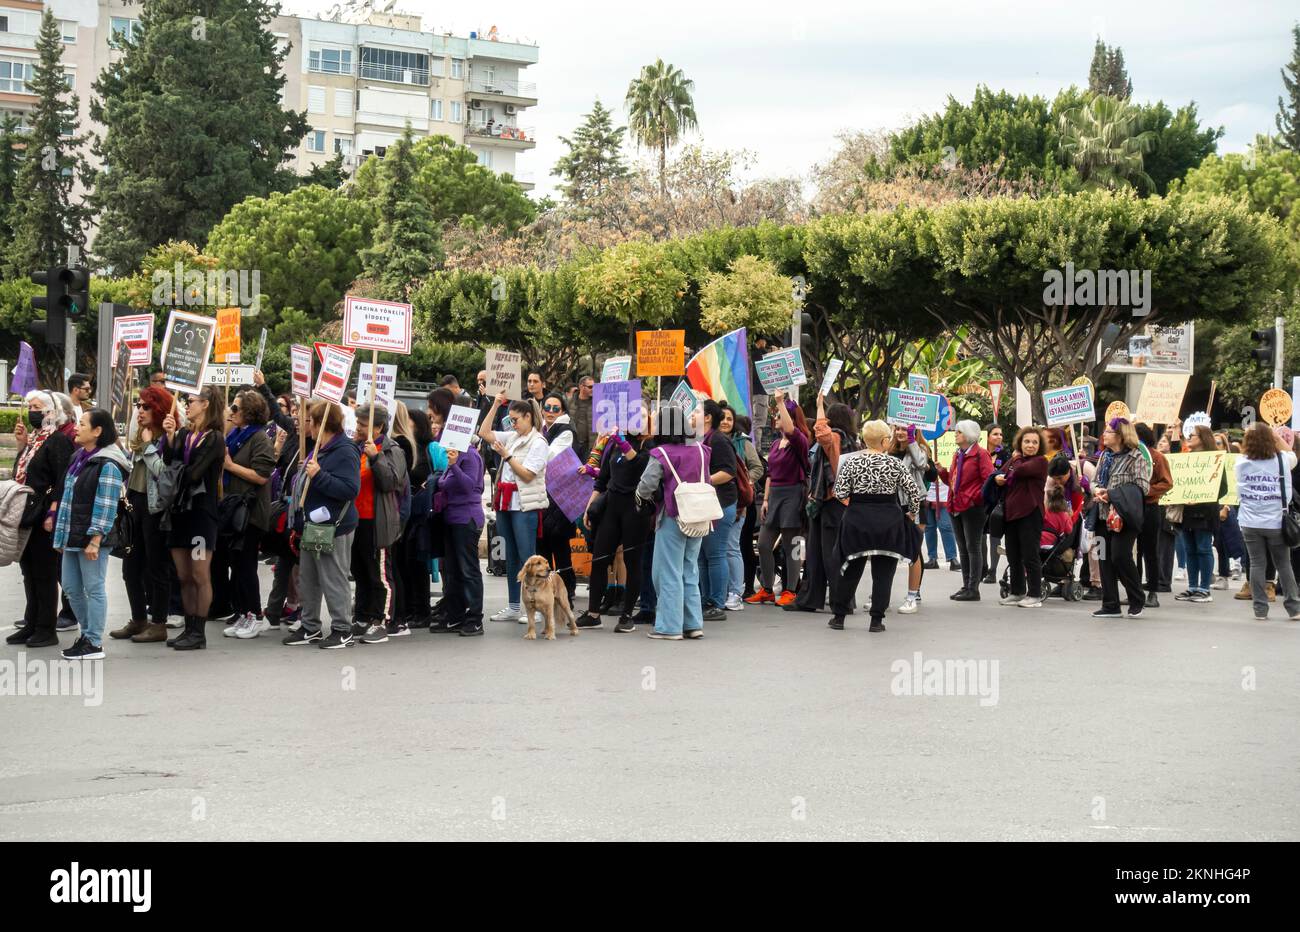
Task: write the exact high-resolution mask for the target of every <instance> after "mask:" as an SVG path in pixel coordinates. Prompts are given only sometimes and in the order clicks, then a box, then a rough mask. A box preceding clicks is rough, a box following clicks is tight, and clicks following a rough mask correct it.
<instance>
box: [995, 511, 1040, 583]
mask: <svg viewBox="0 0 1300 932" xmlns="http://www.w3.org/2000/svg"><path fill="white" fill-rule="evenodd" d="M1042 535H1043V513H1042V511H1040V510H1039V509H1037V508H1035V509H1034V510H1033V511H1031V512H1030V513H1029V514H1027V515H1025V516H1024V517H1022V518H1016V519H1015V520H1014V521H1007V522H1006V523H1005V525H1004V526H1003V531H1002V539H1003V541H1004V542H1005V543H1006V547H1007V569H1008V570H1010V572H1011V594H1012V595H1020V596H1023V595H1024V594H1025V584H1026V583H1028V586H1029V594H1030V595H1031V596H1033V597H1034V598H1035V599H1038V598H1042V595H1043V558H1042V555H1041V554H1040V553H1039V552H1038V544H1039V542H1040V541H1041V539H1042Z"/></svg>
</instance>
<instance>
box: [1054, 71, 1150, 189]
mask: <svg viewBox="0 0 1300 932" xmlns="http://www.w3.org/2000/svg"><path fill="white" fill-rule="evenodd" d="M1060 133H1061V152H1062V153H1064V154H1065V155H1066V156H1067V157H1068V158H1069V159H1070V162H1071V163H1072V164H1073V165H1074V167H1075V168H1076V169H1078V172H1079V177H1080V178H1081V179H1082V180H1083V182H1084V185H1085V187H1089V188H1110V189H1116V188H1128V187H1140V188H1142V189H1143V190H1146V191H1153V190H1155V182H1153V181H1152V180H1151V176H1150V175H1148V174H1147V173H1146V172H1145V171H1144V170H1143V165H1142V156H1143V155H1145V154H1146V153H1148V152H1150V151H1151V150H1152V149H1153V148H1154V147H1155V144H1156V134H1155V133H1154V132H1152V131H1151V130H1143V129H1142V112H1141V111H1140V110H1139V109H1138V108H1137V107H1135V106H1134V105H1133V104H1131V103H1129V102H1128V101H1127V100H1119V99H1117V98H1115V97H1109V96H1107V95H1105V94H1098V95H1097V96H1096V97H1094V98H1093V99H1092V100H1091V101H1089V102H1088V103H1087V104H1086V105H1085V106H1082V107H1075V108H1074V109H1072V110H1067V111H1066V112H1065V113H1063V114H1061V122H1060Z"/></svg>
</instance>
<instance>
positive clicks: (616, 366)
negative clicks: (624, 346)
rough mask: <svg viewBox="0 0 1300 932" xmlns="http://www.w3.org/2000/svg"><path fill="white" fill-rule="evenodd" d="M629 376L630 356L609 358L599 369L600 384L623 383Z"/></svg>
mask: <svg viewBox="0 0 1300 932" xmlns="http://www.w3.org/2000/svg"><path fill="white" fill-rule="evenodd" d="M631 374H632V357H631V356H611V357H609V358H608V359H606V360H605V362H604V363H603V364H602V365H601V367H600V380H601V381H602V382H623V381H626V379H627V377H628V376H629V375H631Z"/></svg>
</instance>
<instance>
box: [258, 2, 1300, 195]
mask: <svg viewBox="0 0 1300 932" xmlns="http://www.w3.org/2000/svg"><path fill="white" fill-rule="evenodd" d="M282 2H283V3H284V9H285V11H286V12H290V13H296V14H300V15H318V14H319V13H321V12H322V11H324V10H326V9H328V8H329V7H330V6H332V3H327V2H322V0H282ZM781 6H783V7H785V8H786V9H785V10H775V9H770V8H764V7H763V6H762V5H759V4H756V3H753V2H748V3H730V2H727V3H723V2H717V0H693V2H686V0H656V2H650V3H637V4H623V3H620V4H611V3H585V2H576V0H540V2H539V0H527V2H525V0H481V2H472V3H459V4H436V3H433V2H431V0H398V2H397V5H396V10H397V11H400V12H408V13H419V14H420V15H421V16H422V17H423V23H424V28H425V29H426V30H436V31H438V32H443V31H447V30H451V31H452V32H454V33H455V34H456V35H461V36H463V35H466V34H467V33H468V32H469V31H470V30H471V29H477V30H481V31H486V30H487V29H488V28H490V27H491V26H493V25H496V26H497V28H498V31H499V33H500V36H501V38H502V39H509V38H515V37H520V38H526V39H528V40H531V41H536V42H537V43H538V45H539V57H540V62H539V63H538V64H537V65H534V66H531V67H530V68H529V69H528V70H527V72H526V74H527V75H528V79H529V80H534V81H536V82H537V86H538V91H537V93H538V99H539V104H538V106H537V107H536V108H534V109H533V110H531V111H529V112H528V114H527V115H526V116H525V117H524V120H525V124H526V125H534V126H536V128H537V133H538V144H537V148H536V149H534V150H532V151H531V152H528V153H523V154H521V155H520V156H519V162H518V164H519V169H520V171H531V172H532V173H533V174H534V180H535V181H536V182H537V194H545V193H549V192H551V191H552V190H553V185H554V181H555V179H554V178H552V177H550V169H551V166H552V165H554V164H555V160H556V158H557V157H558V156H559V155H561V154H562V153H563V149H564V146H563V143H561V142H560V141H559V139H558V138H557V137H558V136H559V135H560V134H564V135H568V134H569V133H570V132H571V131H572V130H573V128H574V127H575V126H576V125H577V124H578V123H579V122H580V120H581V118H582V115H583V114H584V113H585V112H586V111H587V110H588V109H589V108H590V106H591V102H592V100H593V99H595V98H596V97H597V96H599V97H600V99H601V100H602V101H603V102H604V103H605V105H606V106H608V107H611V108H612V109H615V110H616V112H617V113H618V114H619V115H620V116H622V115H623V110H622V101H623V95H624V94H625V93H626V91H627V85H628V81H629V80H631V79H632V78H633V77H635V76H636V74H637V72H638V71H639V70H640V67H641V66H642V65H643V64H646V63H649V62H653V61H654V60H655V59H656V58H660V57H661V58H663V59H664V60H665V61H667V62H670V63H672V64H674V65H676V66H677V67H678V68H680V69H682V70H683V71H684V72H685V73H686V75H687V77H689V78H692V79H693V80H694V81H695V108H696V112H697V113H698V114H699V119H700V127H701V133H700V135H699V136H698V137H692V141H697V142H702V143H703V144H704V145H706V146H708V147H711V148H729V149H740V148H744V149H749V150H752V151H754V152H755V153H756V154H757V156H758V171H759V173H761V174H764V175H787V174H792V175H799V176H805V175H806V174H807V172H808V170H809V168H810V167H811V166H812V165H813V164H814V163H816V162H818V161H822V160H824V159H825V158H826V157H827V155H828V154H829V153H830V152H831V151H832V150H833V147H834V137H835V134H836V133H837V132H838V131H840V130H845V129H868V130H869V129H876V128H897V127H899V126H902V125H906V124H907V123H908V122H909V121H910V120H911V119H912V118H914V117H916V116H919V115H921V114H925V113H930V112H933V111H935V110H938V109H941V108H942V106H943V104H944V101H945V100H946V99H947V96H948V95H949V94H952V95H954V96H956V97H957V98H958V99H960V100H963V101H969V100H970V99H971V96H972V95H973V92H974V89H975V87H976V86H977V85H978V84H981V83H984V84H988V85H989V86H990V87H992V88H994V89H1002V88H1005V89H1007V90H1009V91H1013V92H1017V93H1020V92H1023V93H1029V94H1034V93H1037V94H1042V95H1044V96H1049V97H1050V96H1051V95H1053V94H1055V92H1056V91H1057V90H1058V89H1060V88H1062V87H1065V86H1068V85H1069V84H1071V83H1075V84H1080V85H1086V84H1087V80H1088V64H1089V61H1090V60H1091V57H1092V47H1093V41H1094V38H1095V37H1096V36H1097V35H1100V36H1101V37H1102V38H1103V39H1104V40H1105V41H1106V42H1108V43H1111V44H1118V45H1119V46H1120V47H1121V48H1122V49H1123V51H1124V58H1125V62H1126V64H1127V66H1128V71H1129V77H1130V79H1131V80H1132V82H1133V86H1134V97H1135V98H1136V99H1138V100H1140V101H1144V102H1147V101H1154V100H1157V99H1163V100H1164V101H1165V102H1166V103H1167V104H1169V105H1170V106H1171V107H1174V108H1176V107H1177V106H1178V105H1181V104H1184V103H1186V102H1188V101H1192V100H1195V101H1196V102H1197V104H1198V105H1199V109H1200V116H1201V122H1202V124H1209V125H1214V126H1223V127H1224V129H1225V130H1226V134H1225V136H1224V138H1223V139H1222V140H1221V141H1220V143H1219V151H1220V152H1233V151H1242V150H1244V149H1245V147H1246V146H1247V145H1248V144H1249V143H1250V141H1251V140H1252V139H1253V138H1254V135H1255V133H1257V132H1268V131H1272V130H1273V128H1274V127H1273V117H1274V114H1275V113H1276V112H1277V98H1278V95H1279V94H1280V93H1281V92H1282V80H1281V77H1280V74H1279V69H1281V68H1282V66H1283V65H1284V64H1285V63H1287V62H1288V61H1289V59H1290V55H1291V48H1292V37H1291V26H1292V25H1293V23H1294V22H1295V21H1296V20H1297V19H1300V4H1297V3H1296V2H1295V0H1290V2H1251V0H1243V2H1237V3H1233V4H1228V3H1224V2H1222V0H1220V2H1179V3H1174V2H1133V0H1128V2H1123V3H1120V2H1107V0H1103V2H1093V3H1091V4H1088V5H1087V9H1086V10H1085V9H1081V7H1082V6H1083V5H1081V4H1077V3H1065V2H1056V0H1043V2H1006V0H981V2H979V3H970V2H963V3H949V2H927V0H910V2H903V3H899V2H897V0H890V2H888V3H879V2H858V3H841V2H832V0H801V2H797V3H787V4H781Z"/></svg>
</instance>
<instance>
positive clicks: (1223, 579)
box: [1210, 576, 1228, 589]
mask: <svg viewBox="0 0 1300 932" xmlns="http://www.w3.org/2000/svg"><path fill="white" fill-rule="evenodd" d="M1210 588H1212V589H1227V588H1228V577H1227V576H1220V577H1219V578H1218V579H1216V580H1215V581H1214V582H1212V583H1211V584H1210Z"/></svg>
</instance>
